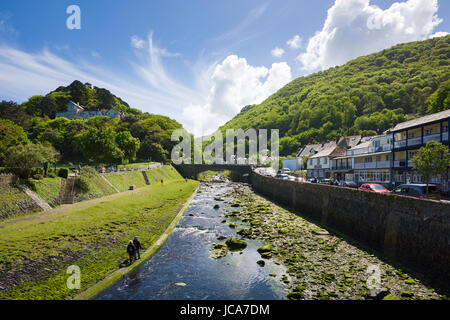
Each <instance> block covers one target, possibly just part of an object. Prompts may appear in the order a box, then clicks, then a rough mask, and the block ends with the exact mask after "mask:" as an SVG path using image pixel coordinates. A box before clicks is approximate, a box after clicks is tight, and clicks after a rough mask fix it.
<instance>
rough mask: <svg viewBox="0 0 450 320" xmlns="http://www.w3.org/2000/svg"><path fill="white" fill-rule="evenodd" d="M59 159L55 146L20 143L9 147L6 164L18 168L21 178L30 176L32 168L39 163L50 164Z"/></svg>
mask: <svg viewBox="0 0 450 320" xmlns="http://www.w3.org/2000/svg"><path fill="white" fill-rule="evenodd" d="M57 159H58V153H57V152H56V151H55V150H54V149H53V148H48V147H45V146H43V145H41V144H27V145H18V146H15V147H12V148H10V149H9V151H8V154H7V157H6V160H5V164H6V165H7V166H8V167H12V168H18V172H17V173H18V175H19V176H20V177H21V178H25V179H27V178H29V177H30V173H31V168H32V167H34V166H37V165H39V164H41V165H44V166H45V165H46V164H47V166H48V164H49V163H54V162H55V161H57Z"/></svg>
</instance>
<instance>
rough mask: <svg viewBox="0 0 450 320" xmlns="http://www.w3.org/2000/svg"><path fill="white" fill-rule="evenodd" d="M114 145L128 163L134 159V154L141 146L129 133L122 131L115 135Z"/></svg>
mask: <svg viewBox="0 0 450 320" xmlns="http://www.w3.org/2000/svg"><path fill="white" fill-rule="evenodd" d="M116 143H117V145H118V147H119V148H120V150H122V151H123V153H124V160H125V161H127V162H130V161H133V160H135V159H136V152H137V151H138V150H139V147H140V145H141V143H140V141H139V139H137V138H133V136H132V135H131V133H130V132H129V131H122V132H119V133H118V134H117V136H116Z"/></svg>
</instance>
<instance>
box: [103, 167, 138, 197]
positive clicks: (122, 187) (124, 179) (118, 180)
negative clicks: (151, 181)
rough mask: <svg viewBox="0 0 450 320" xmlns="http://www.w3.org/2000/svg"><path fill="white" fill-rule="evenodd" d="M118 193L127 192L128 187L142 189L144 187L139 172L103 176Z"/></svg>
mask: <svg viewBox="0 0 450 320" xmlns="http://www.w3.org/2000/svg"><path fill="white" fill-rule="evenodd" d="M105 178H106V179H108V181H109V182H111V183H112V184H113V185H114V186H115V187H116V188H117V189H118V190H119V191H120V192H123V191H127V190H128V188H129V187H130V186H134V187H135V188H142V187H144V186H146V183H145V180H144V176H143V175H142V172H141V171H135V172H124V173H111V174H107V175H105Z"/></svg>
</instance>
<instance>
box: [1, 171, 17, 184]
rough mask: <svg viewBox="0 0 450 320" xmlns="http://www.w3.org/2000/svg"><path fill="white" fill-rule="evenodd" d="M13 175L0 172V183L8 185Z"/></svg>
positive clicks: (12, 179) (12, 180)
mask: <svg viewBox="0 0 450 320" xmlns="http://www.w3.org/2000/svg"><path fill="white" fill-rule="evenodd" d="M14 180H15V176H14V175H13V174H3V173H2V174H0V185H9V184H11V183H13V182H14Z"/></svg>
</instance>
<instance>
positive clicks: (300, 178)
mask: <svg viewBox="0 0 450 320" xmlns="http://www.w3.org/2000/svg"><path fill="white" fill-rule="evenodd" d="M297 181H298V182H306V180H305V178H302V177H297Z"/></svg>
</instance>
